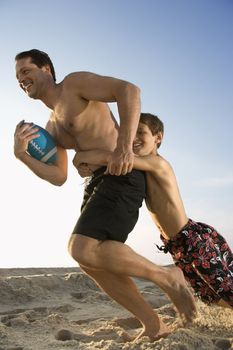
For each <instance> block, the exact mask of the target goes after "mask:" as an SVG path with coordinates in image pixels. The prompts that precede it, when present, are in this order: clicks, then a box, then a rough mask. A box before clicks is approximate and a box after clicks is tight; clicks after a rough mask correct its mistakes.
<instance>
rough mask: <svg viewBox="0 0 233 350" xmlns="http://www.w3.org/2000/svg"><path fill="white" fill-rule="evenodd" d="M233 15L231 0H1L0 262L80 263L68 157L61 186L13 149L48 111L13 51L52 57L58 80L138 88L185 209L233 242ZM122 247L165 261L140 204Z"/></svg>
mask: <svg viewBox="0 0 233 350" xmlns="http://www.w3.org/2000/svg"><path fill="white" fill-rule="evenodd" d="M232 18H233V2H232V1H231V0H221V1H219V0H82V1H81V0H56V1H55V0H54V1H52V0H51V1H45V0H41V1H39V2H37V3H36V2H32V1H27V0H21V1H17V0H15V1H13V0H0V43H1V57H0V77H1V83H0V96H1V128H0V136H1V147H2V148H1V163H2V164H1V181H0V204H1V221H0V237H1V240H0V267H27V266H32V267H37V266H75V265H76V263H75V262H74V261H73V260H72V259H71V258H70V257H69V255H68V252H67V248H66V247H67V241H68V238H69V236H70V233H71V231H72V229H73V226H74V225H75V223H76V220H77V218H78V215H79V208H80V204H81V201H82V191H83V180H82V179H81V178H80V177H79V176H78V174H77V172H76V170H75V169H73V167H72V158H73V155H74V153H73V152H72V151H70V152H69V160H70V166H69V179H68V181H67V182H66V183H65V185H63V186H62V187H55V186H52V185H50V184H49V183H46V182H44V181H42V180H41V179H39V178H37V177H36V176H35V175H34V174H33V173H31V172H30V171H29V170H28V169H27V168H26V166H25V165H23V164H22V163H20V162H19V161H18V160H16V159H15V157H14V155H13V134H14V129H15V125H16V124H17V123H18V122H19V121H20V120H21V119H25V120H26V121H33V122H34V123H36V124H39V125H41V126H44V125H45V124H46V121H47V119H48V117H49V113H50V111H49V110H48V109H47V108H46V107H45V106H44V105H43V104H42V103H41V102H40V101H35V100H31V99H29V98H28V97H27V96H26V95H24V93H23V91H22V90H21V89H20V88H19V87H18V84H17V81H16V79H15V67H14V57H15V55H16V53H18V52H20V51H24V50H28V49H32V48H38V49H40V50H43V51H46V52H47V53H48V54H49V55H50V57H51V59H52V61H53V63H54V65H55V69H56V73H57V79H58V81H60V80H62V79H63V77H64V76H65V75H66V74H68V73H70V72H72V71H79V70H85V71H91V72H95V73H98V74H103V75H109V76H114V77H117V78H122V79H125V80H128V81H131V82H133V83H135V84H137V85H138V86H139V87H140V88H141V91H142V95H141V96H142V111H144V112H151V113H154V114H158V115H159V117H160V118H161V119H162V120H163V121H164V123H165V138H164V141H163V144H162V146H161V148H160V153H161V154H162V155H163V156H164V157H165V158H167V159H168V160H169V161H170V163H171V164H172V165H173V167H174V170H175V172H176V174H177V179H178V182H179V185H180V191H181V194H182V197H183V200H184V204H185V207H186V211H187V214H188V216H189V217H191V218H193V219H194V220H197V221H202V222H206V223H209V224H211V225H212V226H215V227H216V228H217V229H218V230H219V231H220V232H221V233H222V234H223V235H224V237H226V238H227V240H228V243H229V244H230V246H231V248H233V215H232V213H233V200H232V197H233V162H232V159H233V157H232V156H233V137H232V136H233V131H232V130H233V96H232V95H233V45H232V38H233V20H232ZM111 107H112V109H113V111H114V112H115V113H116V106H115V105H114V104H112V105H111ZM127 243H128V244H129V245H131V246H132V247H133V248H134V249H135V250H137V251H138V252H139V253H141V254H143V255H144V256H146V257H148V258H149V259H151V260H152V261H154V262H156V263H161V264H166V263H169V262H171V260H170V258H169V257H168V256H167V255H164V254H162V253H158V252H157V248H156V247H155V244H159V243H160V240H159V234H158V231H157V229H156V228H155V226H154V224H153V223H152V221H151V219H150V217H149V215H148V213H147V211H146V209H145V207H143V209H142V210H141V212H140V218H139V221H138V223H137V225H136V227H135V229H134V231H133V232H132V233H131V234H130V236H129V239H128V242H127Z"/></svg>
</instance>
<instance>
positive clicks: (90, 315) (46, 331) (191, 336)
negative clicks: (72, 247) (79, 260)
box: [0, 268, 233, 350]
mask: <svg viewBox="0 0 233 350" xmlns="http://www.w3.org/2000/svg"><path fill="white" fill-rule="evenodd" d="M135 281H136V283H137V285H138V288H139V289H140V291H141V293H142V294H143V295H144V296H145V298H146V299H147V300H148V301H149V302H150V303H151V305H152V306H153V308H154V309H155V310H156V311H157V312H158V314H159V315H160V317H161V318H162V319H163V321H164V322H165V323H166V324H168V325H170V327H172V329H174V331H173V333H172V334H171V335H169V336H168V337H167V338H166V339H160V340H158V341H155V342H152V343H151V342H150V341H149V339H148V338H147V337H144V338H141V339H140V340H138V341H137V342H136V343H131V342H125V341H124V336H123V335H124V333H125V332H127V333H129V334H131V335H137V334H138V333H139V332H140V324H139V323H138V322H137V320H136V319H135V318H133V317H132V315H131V314H129V313H128V312H127V311H125V310H124V309H123V308H122V307H121V306H119V305H117V304H116V303H115V302H114V301H112V300H110V299H109V297H108V296H107V295H105V294H104V293H103V292H101V291H100V289H98V287H97V286H96V285H95V284H94V283H93V282H92V281H91V280H90V279H89V278H88V277H87V276H86V275H84V274H83V273H82V272H80V270H79V269H78V268H27V269H0V350H3V349H4V350H50V349H57V350H66V349H75V350H84V349H85V350H95V349H102V350H129V349H132V350H139V349H142V350H152V349H156V350H159V349H160V350H168V349H169V350H212V349H215V350H217V349H233V312H232V311H231V310H230V309H226V308H220V307H217V306H211V307H210V306H206V305H205V304H203V303H202V302H200V301H198V316H197V318H196V320H195V321H194V323H193V324H192V325H191V326H189V327H184V326H183V325H182V323H181V321H180V319H179V317H178V316H177V314H176V312H175V311H174V309H173V307H172V304H171V303H170V301H169V300H168V299H167V297H166V295H164V293H163V292H162V291H161V290H160V289H159V288H156V287H155V286H154V285H153V284H152V283H149V282H145V281H142V280H139V279H135Z"/></svg>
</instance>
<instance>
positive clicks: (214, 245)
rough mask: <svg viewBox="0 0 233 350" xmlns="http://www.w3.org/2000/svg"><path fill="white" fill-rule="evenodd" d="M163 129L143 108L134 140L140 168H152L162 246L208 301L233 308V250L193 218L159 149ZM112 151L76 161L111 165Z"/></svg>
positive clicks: (151, 206)
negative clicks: (187, 213)
mask: <svg viewBox="0 0 233 350" xmlns="http://www.w3.org/2000/svg"><path fill="white" fill-rule="evenodd" d="M163 131H164V130H163V123H162V122H161V121H160V120H159V118H158V117H157V116H154V115H152V114H149V113H141V117H140V121H139V126H138V130H137V135H136V138H135V140H134V153H135V158H134V168H136V169H140V170H144V171H145V172H146V180H147V197H146V205H147V208H148V210H149V211H150V214H151V216H152V218H153V220H154V222H155V224H156V225H157V227H158V228H159V230H160V232H161V239H162V241H163V242H164V247H162V248H160V249H161V250H163V251H164V252H165V253H167V252H170V253H171V255H172V257H173V260H174V262H175V264H176V265H177V266H178V267H180V268H181V269H182V271H183V273H184V276H185V278H186V279H187V280H188V281H189V283H190V284H191V286H192V288H193V289H194V292H195V294H196V295H197V296H198V297H199V298H200V299H201V300H202V301H203V302H205V303H207V304H210V303H219V304H220V305H221V306H230V307H233V254H232V252H231V249H230V247H229V246H228V244H227V242H226V241H225V239H224V238H223V237H222V236H221V235H220V234H219V233H218V232H217V231H216V230H215V229H214V228H213V227H211V226H209V225H206V224H204V223H199V222H195V221H193V220H191V219H188V217H187V215H186V213H185V209H184V206H183V202H182V199H181V197H180V193H179V189H178V186H177V182H176V178H175V174H174V172H173V169H172V167H171V166H170V164H169V163H168V162H167V161H166V160H165V159H164V158H162V157H161V156H160V155H159V154H158V152H157V150H158V148H159V147H160V145H161V142H162V138H163ZM109 156H110V153H109V152H105V151H99V150H98V151H97V150H96V151H86V152H80V153H78V154H77V155H76V156H75V158H74V161H73V162H74V165H75V166H78V165H80V164H82V163H88V164H99V165H100V164H101V165H106V164H107V161H108V157H109Z"/></svg>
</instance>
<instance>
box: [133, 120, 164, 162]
mask: <svg viewBox="0 0 233 350" xmlns="http://www.w3.org/2000/svg"><path fill="white" fill-rule="evenodd" d="M161 139H162V135H161V133H157V134H155V135H152V132H151V130H150V128H149V127H148V126H147V125H146V124H143V123H139V125H138V130H137V134H136V137H135V139H134V142H133V151H134V153H135V154H137V155H138V156H146V155H148V154H151V153H156V151H157V144H158V143H159V142H161Z"/></svg>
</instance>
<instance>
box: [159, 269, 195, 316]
mask: <svg viewBox="0 0 233 350" xmlns="http://www.w3.org/2000/svg"><path fill="white" fill-rule="evenodd" d="M164 268H165V269H166V270H167V278H166V279H164V280H163V281H162V283H161V285H160V288H162V289H163V290H164V291H165V293H166V294H167V295H168V297H169V298H170V299H171V301H172V302H173V304H174V305H175V307H176V308H177V310H178V312H179V314H180V316H181V318H182V319H183V318H184V319H185V320H186V321H187V322H192V321H193V319H194V318H195V316H196V312H197V308H196V303H195V299H194V296H193V294H192V293H191V291H190V290H189V288H188V285H187V282H186V281H185V278H184V275H183V272H182V271H181V269H179V268H178V267H176V266H172V267H164Z"/></svg>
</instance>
